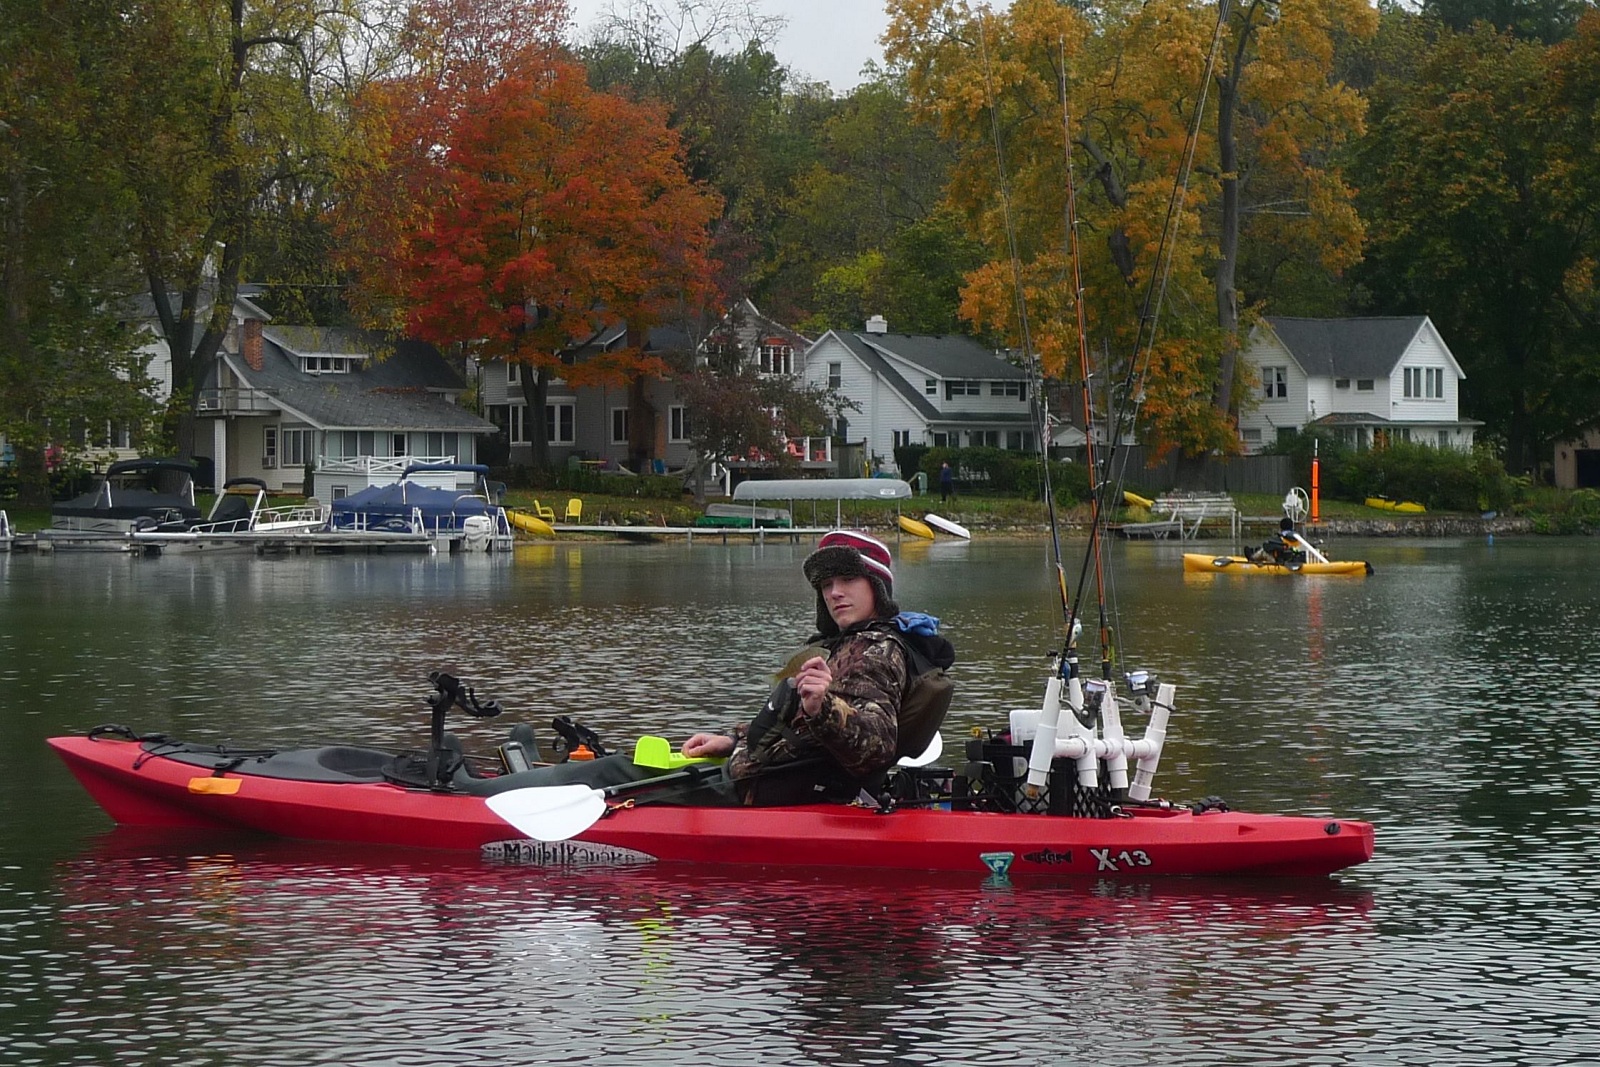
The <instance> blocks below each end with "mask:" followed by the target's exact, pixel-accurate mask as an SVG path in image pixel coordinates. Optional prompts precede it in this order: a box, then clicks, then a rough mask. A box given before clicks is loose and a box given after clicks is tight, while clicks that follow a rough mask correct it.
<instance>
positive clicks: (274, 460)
mask: <svg viewBox="0 0 1600 1067" xmlns="http://www.w3.org/2000/svg"><path fill="white" fill-rule="evenodd" d="M277 465H278V428H277V427H276V426H268V427H266V428H265V429H263V430H262V431H261V466H262V468H263V469H267V470H270V469H271V468H273V467H276V466H277Z"/></svg>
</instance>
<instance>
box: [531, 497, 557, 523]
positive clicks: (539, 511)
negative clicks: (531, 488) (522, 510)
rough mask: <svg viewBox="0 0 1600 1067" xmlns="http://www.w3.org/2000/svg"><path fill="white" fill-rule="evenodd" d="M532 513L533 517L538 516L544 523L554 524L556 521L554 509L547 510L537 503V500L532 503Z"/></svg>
mask: <svg viewBox="0 0 1600 1067" xmlns="http://www.w3.org/2000/svg"><path fill="white" fill-rule="evenodd" d="M533 513H534V514H535V515H537V516H539V517H540V518H541V519H543V520H544V521H545V522H555V521H556V509H555V508H547V507H545V506H544V505H543V504H541V503H539V501H538V500H535V501H534V502H533Z"/></svg>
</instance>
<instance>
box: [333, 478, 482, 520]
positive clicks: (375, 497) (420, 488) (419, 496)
mask: <svg viewBox="0 0 1600 1067" xmlns="http://www.w3.org/2000/svg"><path fill="white" fill-rule="evenodd" d="M413 508H416V509H418V510H420V511H421V512H422V521H423V523H424V524H425V525H426V526H427V528H428V529H429V530H459V529H461V526H462V523H463V522H464V521H465V520H466V519H467V517H468V516H471V515H486V516H489V517H491V518H492V517H493V516H494V508H493V505H491V504H489V503H488V502H487V501H485V500H484V499H483V498H482V497H481V496H476V495H474V494H473V493H471V492H468V491H466V490H462V489H435V488H433V487H432V486H427V485H419V484H417V483H416V482H407V481H399V482H393V483H391V484H389V485H374V486H369V487H368V488H366V489H363V490H361V491H360V492H357V493H351V494H350V495H349V496H347V497H344V498H343V499H341V500H335V501H334V502H333V504H332V506H331V507H330V508H329V509H328V511H329V514H328V527H329V528H330V529H334V530H357V529H361V530H396V531H404V530H407V529H409V526H408V523H409V521H410V519H411V511H412V509H413Z"/></svg>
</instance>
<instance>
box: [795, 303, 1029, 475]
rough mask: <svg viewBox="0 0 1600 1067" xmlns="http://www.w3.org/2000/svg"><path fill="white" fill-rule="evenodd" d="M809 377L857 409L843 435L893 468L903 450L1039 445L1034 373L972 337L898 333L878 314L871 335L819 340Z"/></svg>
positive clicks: (809, 357) (842, 423) (831, 335)
mask: <svg viewBox="0 0 1600 1067" xmlns="http://www.w3.org/2000/svg"><path fill="white" fill-rule="evenodd" d="M804 373H805V380H806V382H807V384H809V385H817V386H827V387H829V388H832V389H834V390H836V391H837V392H838V393H839V394H840V395H842V396H844V397H846V398H847V399H849V400H850V401H852V402H853V403H854V404H855V405H856V406H857V410H853V411H849V412H847V413H846V414H845V415H844V416H842V417H841V418H840V420H839V426H838V427H837V430H836V434H835V435H836V436H837V437H839V438H840V439H842V440H844V441H846V442H855V441H864V442H865V446H866V452H867V454H868V455H869V456H870V457H871V458H872V459H873V460H874V461H876V462H878V463H880V464H881V465H883V466H884V467H886V468H889V467H892V466H893V464H894V450H895V448H896V447H898V446H900V445H909V444H925V445H932V446H934V447H950V448H966V447H974V446H987V447H990V448H1009V449H1017V450H1023V451H1028V450H1032V449H1033V448H1034V422H1033V406H1032V404H1031V403H1030V401H1031V400H1032V399H1033V397H1032V389H1033V383H1032V381H1031V380H1030V375H1029V374H1028V373H1027V372H1026V371H1024V370H1023V369H1022V368H1020V367H1017V366H1014V365H1013V364H1011V363H1008V362H1007V361H1006V360H1004V359H1002V358H1000V357H999V356H997V355H995V354H994V353H993V352H991V351H989V350H988V349H987V348H984V347H983V346H982V345H980V344H979V343H978V342H976V341H974V340H972V339H971V338H969V337H957V336H923V335H917V334H895V333H890V332H889V325H888V323H887V322H886V321H884V319H883V317H882V316H879V315H874V316H873V317H872V318H871V319H869V320H867V328H866V332H864V333H848V332H841V331H838V330H830V331H828V332H827V333H826V334H824V335H823V336H822V337H821V338H819V339H818V340H817V342H816V343H815V344H813V345H812V346H811V348H810V349H809V350H808V351H807V352H806V355H805V372H804Z"/></svg>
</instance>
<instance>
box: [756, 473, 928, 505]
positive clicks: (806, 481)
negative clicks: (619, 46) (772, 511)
mask: <svg viewBox="0 0 1600 1067" xmlns="http://www.w3.org/2000/svg"><path fill="white" fill-rule="evenodd" d="M910 496H911V483H909V482H906V481H904V480H902V479H900V478H788V479H783V478H779V479H773V480H770V481H758V480H751V481H745V482H740V483H739V484H738V485H736V486H734V487H733V499H735V500H904V499H906V498H908V497H910Z"/></svg>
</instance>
